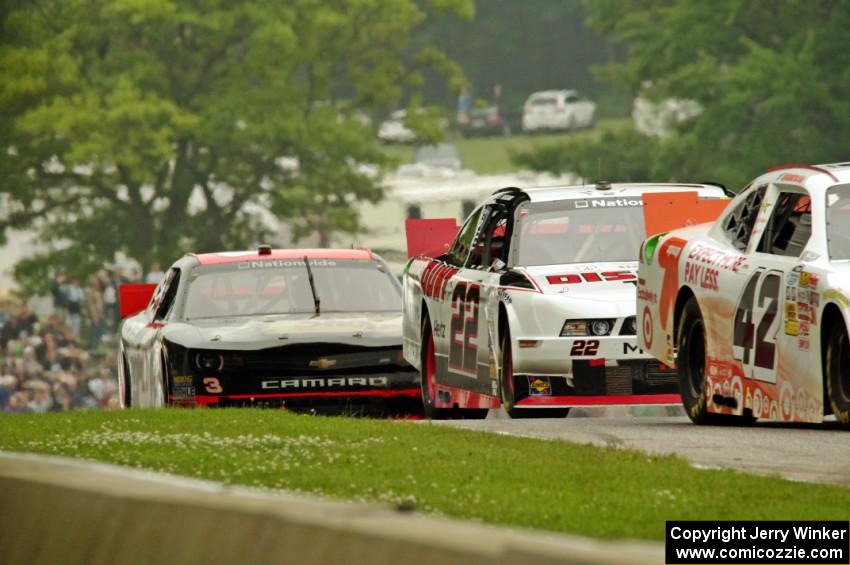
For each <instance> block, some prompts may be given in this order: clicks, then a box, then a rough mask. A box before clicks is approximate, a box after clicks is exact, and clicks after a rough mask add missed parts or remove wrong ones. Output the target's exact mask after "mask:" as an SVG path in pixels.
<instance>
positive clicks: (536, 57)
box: [414, 0, 615, 111]
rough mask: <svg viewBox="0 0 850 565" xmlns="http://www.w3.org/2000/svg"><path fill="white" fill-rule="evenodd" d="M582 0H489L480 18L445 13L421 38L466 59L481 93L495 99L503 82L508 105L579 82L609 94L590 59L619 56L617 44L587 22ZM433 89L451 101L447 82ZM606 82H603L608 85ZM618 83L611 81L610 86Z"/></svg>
mask: <svg viewBox="0 0 850 565" xmlns="http://www.w3.org/2000/svg"><path fill="white" fill-rule="evenodd" d="M584 17H585V9H584V7H583V6H582V4H581V0H523V1H521V2H517V1H516V0H485V1H481V2H479V3H478V6H477V8H476V13H475V20H474V21H465V20H459V19H444V20H442V21H440V22H438V23H435V24H433V25H430V26H426V27H424V28H422V30H421V31H420V32H419V33H418V34H417V36H416V37H415V39H414V41H415V43H416V44H419V45H440V46H442V48H443V49H444V50H445V51H446V53H447V54H448V55H449V56H450V57H451V58H452V59H453V60H455V61H457V62H458V63H460V64H461V65H462V66H463V70H464V72H465V74H466V75H467V77H468V78H469V80H470V83H471V88H472V90H473V91H474V94H475V96H476V97H480V98H484V99H488V100H490V99H492V97H493V87H494V86H495V85H496V84H499V85H501V86H502V93H501V100H500V101H501V103H502V106H503V110H504V111H509V110H514V109H518V108H519V107H520V106H522V103H523V102H524V101H525V99H526V98H527V97H528V95H529V94H531V93H532V92H534V91H536V90H546V89H550V88H577V89H579V90H581V91H583V92H585V93H591V94H601V93H602V92H601V91H602V90H603V88H606V86H605V85H604V84H600V83H599V82H598V81H596V80H594V78H593V76H592V75H591V73H590V71H589V66H590V65H591V64H595V63H605V62H607V61H609V60H611V59H613V58H614V57H615V52H614V49H613V46H612V44H611V43H610V42H608V41H606V40H605V39H604V38H603V37H602V36H600V35H599V33H597V32H596V31H594V30H593V29H590V28H589V27H588V26H587V25H585V23H584ZM438 83H439V81H433V82H432V85H431V87H430V88H428V90H427V94H429V95H430V97H431V99H433V100H439V101H441V102H445V103H448V104H454V102H455V100H446V99H445V89H441V90H439V91H435V87H436V85H437V84H438ZM600 87H602V88H600ZM607 90H610V87H607Z"/></svg>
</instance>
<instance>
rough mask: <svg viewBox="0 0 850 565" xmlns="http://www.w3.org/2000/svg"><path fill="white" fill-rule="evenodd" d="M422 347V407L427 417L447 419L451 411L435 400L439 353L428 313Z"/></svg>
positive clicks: (423, 326)
mask: <svg viewBox="0 0 850 565" xmlns="http://www.w3.org/2000/svg"><path fill="white" fill-rule="evenodd" d="M421 335H422V347H421V352H420V355H421V358H420V361H419V376H420V378H419V386H420V387H421V389H422V409H423V411H424V413H425V417H426V418H430V419H431V420H445V419H446V418H448V417H449V411H448V410H447V409H445V408H437V407H436V406H435V405H434V400H435V399H436V397H437V383H436V377H437V355H436V353H435V351H434V332H432V331H431V320H430V318H429V317H428V316H427V315H426V316H425V321H424V322H422V334H421Z"/></svg>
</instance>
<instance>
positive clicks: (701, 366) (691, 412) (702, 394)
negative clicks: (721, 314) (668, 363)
mask: <svg viewBox="0 0 850 565" xmlns="http://www.w3.org/2000/svg"><path fill="white" fill-rule="evenodd" d="M677 337H678V339H677V340H676V343H678V344H679V351H678V354H677V357H676V365H677V367H678V369H679V394H680V395H681V397H682V405H683V406H684V408H685V412H686V413H687V414H688V418H690V419H691V421H692V422H693V423H694V424H697V425H715V426H716V425H732V426H748V425H751V424H753V423H755V421H756V418H755V417H753V415H752V411H751V410H749V409H745V410H744V415H743V416H733V415H731V414H717V413H714V412H709V411H708V396H707V392H706V388H705V364H706V363H705V361H706V349H705V323H704V322H703V317H702V312H701V311H700V309H699V304H697V300H696V298H694V297H693V296H692V297H690V298H689V299H688V301H687V303H685V307H684V309H683V310H682V317H681V320H680V322H679V328H678V331H677Z"/></svg>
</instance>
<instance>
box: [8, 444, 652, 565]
mask: <svg viewBox="0 0 850 565" xmlns="http://www.w3.org/2000/svg"><path fill="white" fill-rule="evenodd" d="M663 562H664V557H663V550H662V547H661V546H660V545H659V544H648V543H643V542H602V541H595V540H590V539H585V538H578V537H570V536H563V535H555V534H552V535H549V534H544V533H539V532H531V531H523V530H514V529H508V528H504V527H494V526H486V525H479V524H473V523H468V522H461V521H457V520H450V519H439V518H434V517H428V516H422V515H418V514H416V513H411V512H407V513H404V512H398V511H394V510H391V509H387V508H383V507H379V506H374V505H367V504H360V503H347V502H340V501H332V500H327V499H322V498H314V497H308V496H298V495H291V494H281V493H277V492H274V493H271V492H265V491H261V490H253V489H247V488H232V487H226V486H223V485H220V484H218V483H212V482H207V481H200V480H195V479H185V478H180V477H173V476H170V475H163V474H158V473H151V472H146V471H139V470H135V469H128V468H124V467H117V466H113V465H106V464H101V463H92V462H87V461H79V460H73V459H68V458H61V457H48V456H38V455H29V454H16V453H6V452H0V563H3V564H5V565H23V564H27V565H30V564H38V565H53V564H62V565H101V564H102V565H123V564H141V563H152V564H160V563H162V564H174V565H184V564H185V565H190V564H192V565H194V564H198V565H218V564H233V563H238V564H239V565H252V564H254V563H258V564H264V565H265V564H269V565H271V564H276V563H293V564H298V565H302V564H303V565H313V564H315V565H320V564H321V565H335V564H359V563H364V564H373V565H391V564H392V565H395V564H401V563H404V564H411V565H419V564H426V563H428V564H430V563H439V564H440V565H453V564H458V565H461V564H463V565H476V564H505V565H507V564H511V565H514V564H555V563H560V564H574V565H608V564H610V565H613V564H617V565H619V564H621V563H634V564H643V563H646V564H650V563H652V564H658V563H663Z"/></svg>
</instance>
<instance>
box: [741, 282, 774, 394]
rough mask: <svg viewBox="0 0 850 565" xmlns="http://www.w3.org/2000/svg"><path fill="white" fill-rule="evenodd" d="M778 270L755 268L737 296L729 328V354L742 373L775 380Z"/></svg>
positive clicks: (762, 379)
mask: <svg viewBox="0 0 850 565" xmlns="http://www.w3.org/2000/svg"><path fill="white" fill-rule="evenodd" d="M781 288H782V272H781V271H765V270H764V269H758V270H757V271H756V272H755V273H753V274H752V276H751V277H750V279H749V280H748V281H747V284H746V286H745V287H744V292H742V293H741V298H740V299H738V305H737V307H736V308H735V321H734V325H733V327H732V355H733V356H734V357H735V359H737V360H738V361H740V362H741V364H743V366H744V372H745V374H746V376H751V377H752V378H755V379H758V380H760V381H766V382H771V383H775V382H776V371H774V368H775V367H776V334H777V332H778V330H779V323H778V322H779V319H778V318H777V315H776V314H777V311H778V310H779V291H780V289H781Z"/></svg>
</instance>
